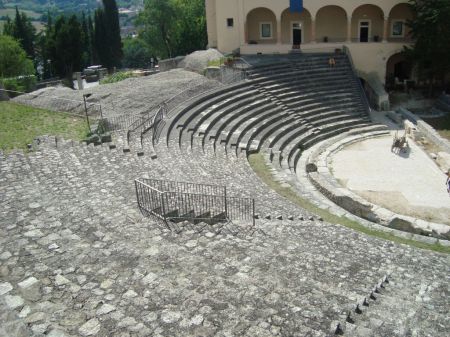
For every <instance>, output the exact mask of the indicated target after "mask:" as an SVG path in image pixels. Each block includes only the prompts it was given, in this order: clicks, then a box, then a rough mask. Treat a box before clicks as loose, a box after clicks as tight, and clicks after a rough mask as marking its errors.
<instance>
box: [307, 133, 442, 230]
mask: <svg viewBox="0 0 450 337" xmlns="http://www.w3.org/2000/svg"><path fill="white" fill-rule="evenodd" d="M384 135H385V134H384ZM380 136H383V135H381V134H380V135H376V134H364V135H356V136H352V137H347V138H344V139H341V140H339V141H337V142H335V143H333V144H332V145H331V146H330V147H327V148H326V149H325V150H320V149H319V150H317V151H315V152H313V153H312V154H311V155H310V157H309V158H308V164H310V165H311V164H314V165H315V166H316V167H317V171H316V172H309V173H308V178H309V180H310V181H311V183H312V184H313V185H314V187H315V188H316V189H317V190H318V191H320V192H321V193H322V194H323V195H324V196H326V197H327V198H328V199H330V200H331V201H333V202H334V203H335V204H337V205H339V206H340V207H342V208H343V209H345V210H347V211H349V212H350V213H352V214H354V215H356V216H358V217H360V218H363V219H366V220H369V221H371V222H374V223H377V224H380V225H383V226H387V227H390V228H405V229H408V230H410V231H412V232H415V233H421V234H424V235H433V236H434V235H436V234H439V235H447V236H448V235H449V234H450V226H447V225H445V224H438V223H433V222H428V221H425V220H421V219H417V218H414V217H410V216H407V215H402V214H397V213H394V212H392V211H390V210H388V209H386V208H383V207H380V206H378V205H375V204H372V203H370V202H368V201H367V200H365V199H364V198H362V197H360V196H359V195H357V194H355V193H353V192H351V191H350V190H348V189H346V188H344V187H342V186H341V185H340V184H339V183H338V182H337V180H336V179H335V178H334V176H333V175H332V174H331V172H330V171H329V169H328V163H329V162H330V157H331V156H332V155H333V154H335V153H337V152H339V151H341V150H342V149H343V148H345V147H347V146H349V145H351V144H354V143H356V142H360V141H362V140H365V139H369V138H375V137H380Z"/></svg>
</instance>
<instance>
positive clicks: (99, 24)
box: [94, 0, 123, 70]
mask: <svg viewBox="0 0 450 337" xmlns="http://www.w3.org/2000/svg"><path fill="white" fill-rule="evenodd" d="M94 23H95V28H94V29H95V33H94V44H95V50H96V52H97V55H98V58H99V61H100V62H101V63H102V65H103V66H105V67H107V68H108V69H110V70H111V69H113V68H114V67H120V65H121V61H122V58H123V51H122V40H121V37H120V24H119V10H118V9H117V4H116V1H115V0H103V8H100V9H97V10H96V12H95V16H94Z"/></svg>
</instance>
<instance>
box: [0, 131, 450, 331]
mask: <svg viewBox="0 0 450 337" xmlns="http://www.w3.org/2000/svg"><path fill="white" fill-rule="evenodd" d="M58 144H59V148H58V149H55V148H54V142H53V141H52V139H51V138H48V139H47V140H46V141H44V142H43V143H42V144H41V146H40V147H39V148H38V150H37V151H36V152H35V153H31V154H29V155H23V154H20V153H14V154H11V155H8V156H4V155H1V156H0V191H1V192H0V319H1V321H2V324H1V328H0V336H2V337H3V336H8V337H11V336H52V337H56V336H58V337H62V336H105V337H106V336H108V337H115V336H121V337H124V336H130V337H131V336H167V337H168V336H223V337H225V336H226V337H229V336H248V337H255V336H331V335H334V333H335V332H336V327H337V325H338V323H340V327H341V328H342V329H343V330H345V331H346V335H348V336H380V335H382V336H443V335H444V334H445V331H449V330H450V323H449V322H450V320H449V317H448V316H449V313H448V308H449V304H450V303H449V291H450V289H449V284H450V283H449V275H450V274H449V267H448V266H449V262H450V258H449V257H448V256H446V255H441V254H437V253H433V252H429V251H422V250H418V249H414V248H411V247H407V246H401V245H397V244H394V243H391V242H388V241H382V240H378V239H374V238H371V237H367V236H365V235H363V234H359V233H356V232H353V231H351V230H349V229H346V228H344V227H341V226H338V225H331V224H328V223H324V222H321V221H318V220H317V219H316V218H313V217H311V218H310V216H311V215H310V214H308V213H307V212H305V211H304V210H302V209H299V208H297V207H296V206H295V205H293V204H291V203H290V202H288V201H286V200H284V199H283V198H280V197H279V196H277V195H276V194H275V193H274V192H272V191H271V190H269V189H268V188H267V187H266V186H265V185H264V184H263V183H262V182H261V181H259V179H258V178H257V177H256V176H255V174H254V173H253V172H252V171H251V169H250V167H249V166H248V163H247V161H246V160H245V158H236V157H234V158H232V157H228V158H227V157H226V156H225V154H224V153H221V152H218V153H215V154H214V153H213V152H212V149H211V150H209V149H206V152H205V153H203V152H201V151H200V150H199V149H198V148H195V147H194V148H193V149H192V150H185V149H184V148H182V149H179V148H178V147H177V145H174V144H169V145H170V147H169V148H167V147H166V145H165V143H164V141H162V142H161V143H160V145H159V146H158V147H157V152H158V159H156V160H151V158H149V157H145V156H144V157H137V156H133V155H130V154H129V155H126V154H123V153H122V152H121V151H120V148H118V149H116V150H112V151H111V150H109V148H108V147H106V146H105V147H103V146H99V147H93V146H89V147H86V146H81V145H78V144H72V143H71V142H68V143H65V142H59V143H58ZM72 145H74V146H72ZM218 168H220V169H218ZM143 176H147V177H156V178H166V179H167V178H172V179H173V178H176V179H177V180H190V181H198V182H200V181H203V182H205V181H206V182H219V183H222V184H226V185H227V186H228V187H229V189H230V190H232V191H235V193H237V194H238V195H243V196H252V197H255V198H256V199H257V204H258V207H259V209H258V212H260V213H261V214H268V213H271V214H275V213H276V212H278V213H279V214H283V215H284V216H285V217H286V215H288V214H293V215H295V221H289V220H282V221H275V220H271V221H269V220H264V221H263V220H259V221H258V223H257V226H258V229H260V231H257V232H255V233H254V234H253V235H247V233H245V232H243V233H242V234H241V235H238V236H232V235H229V234H228V233H227V232H223V233H221V234H219V235H216V234H215V233H214V232H212V231H209V230H205V231H203V232H200V233H198V232H197V231H194V230H185V231H183V232H181V233H180V234H178V235H177V234H175V233H173V232H170V231H168V230H166V229H165V228H164V227H163V226H161V224H158V223H155V222H154V221H152V220H151V219H146V218H143V217H142V216H141V215H140V214H139V211H138V209H137V207H136V204H135V195H134V186H133V179H135V178H137V177H143ZM300 218H303V219H304V220H299V219H300ZM386 275H388V276H389V283H386V282H385V283H382V281H383V280H384V277H385V276H386ZM377 286H378V290H377V289H375V288H376V287H377ZM381 286H383V288H381ZM373 290H377V291H378V292H375V293H374V294H372V295H373V298H376V300H374V299H371V298H370V294H371V292H372V291H373ZM364 298H366V299H367V301H366V304H369V306H368V307H367V306H365V305H363V302H364ZM357 304H359V307H358V309H356V305H357ZM355 309H356V311H357V312H360V313H357V312H355ZM360 310H361V311H360ZM349 312H351V313H352V314H351V316H350V318H348V317H347V316H348V314H349ZM346 320H347V322H346Z"/></svg>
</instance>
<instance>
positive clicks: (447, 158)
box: [436, 152, 450, 172]
mask: <svg viewBox="0 0 450 337" xmlns="http://www.w3.org/2000/svg"><path fill="white" fill-rule="evenodd" d="M436 162H437V164H438V165H439V167H440V168H441V170H442V171H444V172H448V170H450V153H447V152H439V153H438V154H437V157H436Z"/></svg>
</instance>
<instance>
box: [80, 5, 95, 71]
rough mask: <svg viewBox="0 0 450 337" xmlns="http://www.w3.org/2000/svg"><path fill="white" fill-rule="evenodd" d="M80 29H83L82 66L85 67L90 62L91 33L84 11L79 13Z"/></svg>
mask: <svg viewBox="0 0 450 337" xmlns="http://www.w3.org/2000/svg"><path fill="white" fill-rule="evenodd" d="M81 29H82V31H83V36H82V47H83V55H82V67H83V68H85V67H87V66H88V65H90V64H91V63H92V47H91V46H92V43H91V36H92V35H91V33H90V32H89V24H88V21H87V20H86V15H85V14H84V12H82V14H81Z"/></svg>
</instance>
